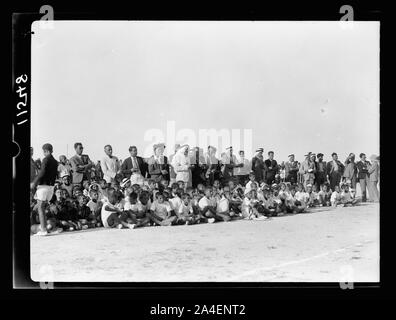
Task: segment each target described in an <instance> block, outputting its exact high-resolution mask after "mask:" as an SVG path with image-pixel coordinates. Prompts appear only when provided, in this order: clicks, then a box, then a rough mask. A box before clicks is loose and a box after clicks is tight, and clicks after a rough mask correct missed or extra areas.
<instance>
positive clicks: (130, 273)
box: [30, 204, 379, 282]
mask: <svg viewBox="0 0 396 320" xmlns="http://www.w3.org/2000/svg"><path fill="white" fill-rule="evenodd" d="M30 239H31V276H32V279H33V280H34V281H54V282H67V281H76V282H80V281H82V282H86V281H95V282H100V281H104V282H107V281H112V282H146V281H148V282H156V281H159V282H163V281H165V282H173V281H186V282H189V281H193V282H194V281H210V282H211V281H216V282H217V281H227V282H233V281H236V282H238V281H246V282H250V281H253V282H266V281H275V282H283V281H291V282H299V281H304V282H311V281H320V282H340V281H353V282H377V281H379V204H362V205H360V206H357V207H349V208H341V207H339V208H337V209H332V210H328V209H323V210H322V211H317V210H315V212H312V213H305V214H299V215H288V216H283V217H275V218H271V219H268V220H265V221H233V222H228V223H225V222H222V223H214V224H202V225H193V226H174V227H149V228H142V229H134V230H129V229H125V230H124V229H123V230H114V229H108V230H105V229H91V230H87V231H79V232H69V233H66V232H65V233H62V234H59V235H53V236H48V237H33V236H32V237H31V238H30Z"/></svg>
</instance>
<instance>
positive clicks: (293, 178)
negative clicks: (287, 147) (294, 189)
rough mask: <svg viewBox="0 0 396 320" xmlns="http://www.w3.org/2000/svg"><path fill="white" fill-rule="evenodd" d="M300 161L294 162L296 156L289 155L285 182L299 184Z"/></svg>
mask: <svg viewBox="0 0 396 320" xmlns="http://www.w3.org/2000/svg"><path fill="white" fill-rule="evenodd" d="M297 173H298V161H295V160H294V154H290V155H289V161H287V162H286V163H285V181H286V182H290V183H291V184H295V183H297Z"/></svg>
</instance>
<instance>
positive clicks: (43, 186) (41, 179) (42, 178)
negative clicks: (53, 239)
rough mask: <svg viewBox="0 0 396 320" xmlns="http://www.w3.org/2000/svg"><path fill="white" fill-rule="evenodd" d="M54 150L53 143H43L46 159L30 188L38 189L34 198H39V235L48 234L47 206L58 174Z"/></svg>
mask: <svg viewBox="0 0 396 320" xmlns="http://www.w3.org/2000/svg"><path fill="white" fill-rule="evenodd" d="M52 152H53V148H52V145H51V144H49V143H46V144H44V145H43V153H44V159H43V161H42V163H41V168H40V171H39V173H38V175H37V176H36V178H35V179H34V180H33V182H31V183H30V189H32V190H36V193H35V195H34V198H35V199H36V200H37V204H38V214H39V219H40V228H39V231H38V232H37V233H36V235H39V236H46V235H47V234H48V231H47V221H46V217H45V206H46V203H47V202H49V201H50V200H51V198H52V196H53V194H54V184H55V180H56V177H57V174H58V162H57V161H56V160H55V159H54V157H53V156H52Z"/></svg>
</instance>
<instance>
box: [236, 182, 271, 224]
mask: <svg viewBox="0 0 396 320" xmlns="http://www.w3.org/2000/svg"><path fill="white" fill-rule="evenodd" d="M259 204H260V201H259V200H258V199H257V192H256V190H254V189H246V190H245V198H244V199H243V202H242V217H243V218H244V219H246V220H264V219H267V217H266V216H265V215H264V214H263V213H260V212H259V210H258V206H259ZM260 211H261V210H260Z"/></svg>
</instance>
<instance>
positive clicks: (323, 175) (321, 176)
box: [315, 153, 327, 192]
mask: <svg viewBox="0 0 396 320" xmlns="http://www.w3.org/2000/svg"><path fill="white" fill-rule="evenodd" d="M317 157H318V161H316V163H315V165H316V171H315V184H316V187H317V190H318V192H319V191H320V186H321V185H322V184H324V183H325V182H327V167H326V161H323V153H318V154H317Z"/></svg>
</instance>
